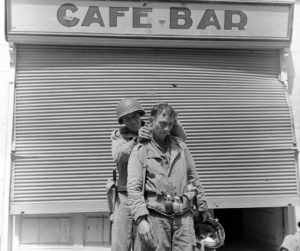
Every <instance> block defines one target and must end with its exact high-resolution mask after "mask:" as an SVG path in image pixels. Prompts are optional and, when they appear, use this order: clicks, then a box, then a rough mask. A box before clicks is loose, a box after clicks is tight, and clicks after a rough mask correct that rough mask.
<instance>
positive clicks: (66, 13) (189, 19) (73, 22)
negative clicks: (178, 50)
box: [57, 3, 248, 30]
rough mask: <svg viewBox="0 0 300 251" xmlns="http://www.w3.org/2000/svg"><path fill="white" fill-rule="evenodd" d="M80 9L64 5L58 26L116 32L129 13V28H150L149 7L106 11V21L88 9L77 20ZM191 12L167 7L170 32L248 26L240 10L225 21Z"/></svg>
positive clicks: (212, 12) (93, 8)
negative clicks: (96, 26)
mask: <svg viewBox="0 0 300 251" xmlns="http://www.w3.org/2000/svg"><path fill="white" fill-rule="evenodd" d="M78 11H79V9H78V7H77V6H76V5H74V4H71V3H66V4H63V5H61V6H60V7H59V8H58V10H57V20H58V22H59V23H60V24H61V25H63V26H66V27H75V26H83V27H84V26H85V27H87V26H91V25H92V24H97V25H99V27H110V28H114V27H115V28H117V27H118V25H119V23H120V22H122V18H125V16H126V14H127V13H132V17H131V18H132V28H145V29H147V28H149V29H150V28H152V23H151V22H150V21H149V20H154V18H151V14H152V11H153V9H152V8H149V7H109V8H108V18H107V19H108V20H106V19H104V18H103V14H101V12H102V11H103V10H101V7H99V6H89V7H88V9H87V11H86V13H85V15H84V17H83V18H81V19H80V17H78V16H76V12H78ZM192 11H193V10H191V9H189V8H187V7H169V28H170V29H172V30H176V29H189V28H191V27H192V26H193V25H195V24H196V29H198V30H205V29H207V28H208V27H215V29H217V30H221V29H224V30H232V29H237V30H245V27H246V25H247V21H248V19H247V15H246V13H245V12H243V11H241V10H228V9H227V10H224V12H223V14H224V18H220V17H218V16H217V14H216V12H215V10H213V9H205V10H203V11H204V12H203V14H202V15H201V16H197V17H193V15H192ZM161 18H162V19H158V20H157V22H159V23H160V24H161V25H163V24H164V23H165V20H164V19H163V18H164V17H161ZM221 20H222V21H221Z"/></svg>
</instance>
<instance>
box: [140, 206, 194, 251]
mask: <svg viewBox="0 0 300 251" xmlns="http://www.w3.org/2000/svg"><path fill="white" fill-rule="evenodd" d="M148 220H149V222H150V224H151V228H152V232H153V234H154V238H155V240H154V242H155V243H157V246H156V248H154V249H153V248H149V247H148V246H147V245H146V244H145V243H144V242H141V248H142V249H141V250H143V251H182V250H184V251H194V250H195V247H196V237H195V230H194V220H193V215H192V213H191V212H187V213H185V214H184V215H180V216H175V217H174V218H169V217H167V216H164V215H162V214H160V213H158V212H156V211H154V210H151V211H150V215H149V217H148Z"/></svg>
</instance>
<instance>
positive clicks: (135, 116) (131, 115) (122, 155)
mask: <svg viewBox="0 0 300 251" xmlns="http://www.w3.org/2000/svg"><path fill="white" fill-rule="evenodd" d="M143 115H145V111H144V109H143V107H142V106H141V105H140V103H139V102H138V101H137V100H136V99H133V98H126V99H122V100H121V101H120V102H119V103H118V106H117V117H118V122H119V124H124V126H122V127H121V128H120V129H118V130H114V131H113V132H112V134H111V140H112V157H113V160H114V161H115V162H116V164H117V171H118V182H117V196H116V197H117V199H116V202H115V206H114V212H113V215H112V217H111V218H112V221H113V223H112V246H111V250H112V251H122V250H124V251H128V250H130V249H131V248H132V247H133V243H136V242H135V241H134V234H133V232H134V225H133V219H132V216H131V212H130V208H129V207H128V202H127V171H128V170H127V169H128V159H129V155H130V153H131V151H132V149H133V147H134V146H135V145H137V144H138V143H139V141H140V139H149V138H150V135H149V130H148V128H147V127H146V126H145V122H143V121H142V119H141V117H142V116H143ZM172 133H173V135H176V136H178V137H181V138H182V139H183V140H184V139H185V137H186V136H185V133H184V130H183V128H182V127H181V125H179V124H177V125H175V127H174V129H173V130H172ZM138 249H139V248H138V247H135V250H138Z"/></svg>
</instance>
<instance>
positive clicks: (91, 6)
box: [8, 0, 291, 40]
mask: <svg viewBox="0 0 300 251" xmlns="http://www.w3.org/2000/svg"><path fill="white" fill-rule="evenodd" d="M10 16H11V20H10V27H8V30H9V33H13V34H18V33H19V34H22V33H23V34H58V35H60V34H63V35H68V36H73V35H89V36H99V37H101V36H106V37H107V36H112V37H114V36H126V37H130V36H133V37H154V38H157V37H163V38H165V37H179V38H195V39H201V38H221V39H277V40H278V39H279V40H286V39H289V38H290V27H289V25H290V23H291V5H288V4H286V5H284V4H279V5H275V4H253V3H226V2H224V3H220V2H214V1H212V2H205V3H204V2H144V1H143V2H134V1H76V0H51V1H48V0H47V1H46V0H11V7H10Z"/></svg>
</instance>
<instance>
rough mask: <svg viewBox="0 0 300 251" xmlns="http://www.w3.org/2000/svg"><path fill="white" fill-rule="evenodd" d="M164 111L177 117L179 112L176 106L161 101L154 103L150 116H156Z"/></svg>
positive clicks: (170, 115)
mask: <svg viewBox="0 0 300 251" xmlns="http://www.w3.org/2000/svg"><path fill="white" fill-rule="evenodd" d="M163 112H164V113H166V115H167V116H169V117H171V118H174V119H176V117H177V113H176V112H175V110H174V108H173V107H172V106H170V105H169V104H167V103H159V104H157V105H154V106H153V107H152V110H151V114H150V116H151V117H155V116H157V115H159V114H162V113H163Z"/></svg>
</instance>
